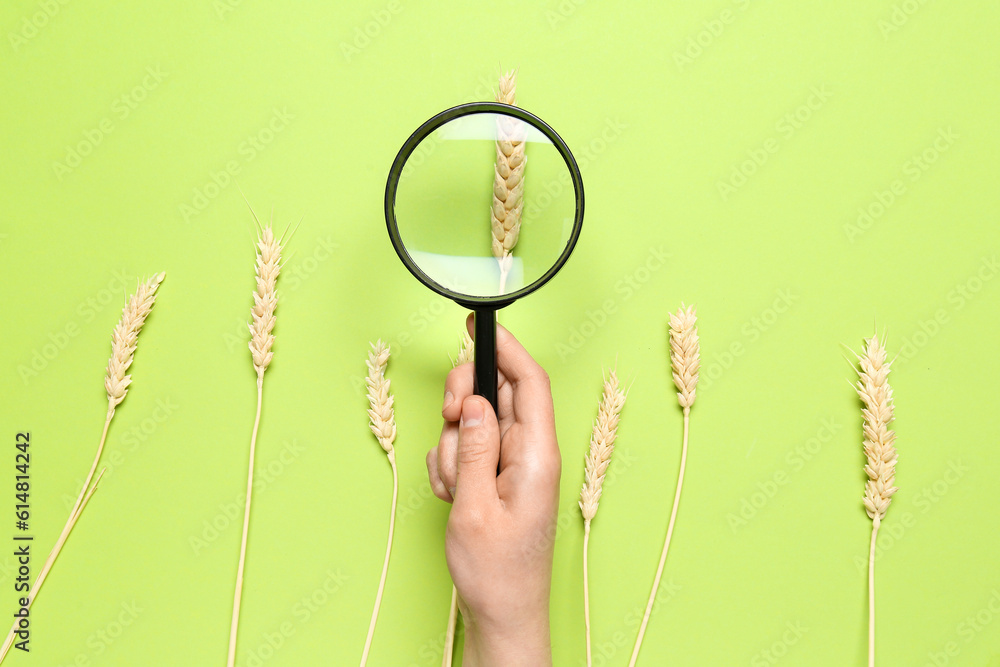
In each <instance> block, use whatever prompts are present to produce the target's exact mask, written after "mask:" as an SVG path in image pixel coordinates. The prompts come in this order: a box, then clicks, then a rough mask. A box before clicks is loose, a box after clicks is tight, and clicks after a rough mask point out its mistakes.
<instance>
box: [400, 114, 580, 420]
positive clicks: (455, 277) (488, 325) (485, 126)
mask: <svg viewBox="0 0 1000 667" xmlns="http://www.w3.org/2000/svg"><path fill="white" fill-rule="evenodd" d="M385 220H386V225H387V227H388V230H389V238H390V239H391V240H392V245H393V247H394V248H395V249H396V254H398V255H399V258H400V259H401V260H402V262H403V264H404V265H405V266H406V268H407V269H409V271H410V273H412V274H413V275H414V276H416V278H417V279H418V280H419V281H420V282H422V283H423V284H424V285H426V286H427V287H429V288H430V289H432V290H434V291H435V292H437V293H438V294H441V295H443V296H446V297H448V298H449V299H452V300H453V301H455V302H456V303H458V304H459V305H461V306H463V307H465V308H469V309H470V310H472V311H474V312H475V341H476V347H475V355H476V358H475V392H476V393H477V394H479V395H480V396H483V397H484V398H486V399H487V400H489V401H490V403H491V404H492V405H493V409H494V410H496V408H497V358H496V311H497V310H498V309H500V308H503V307H504V306H508V305H510V304H511V303H513V302H514V301H516V300H517V299H519V298H521V297H523V296H525V295H527V294H530V293H531V292H534V291H535V290H537V289H538V288H539V287H541V286H542V285H544V284H545V283H546V282H548V281H549V280H550V279H551V278H552V276H554V275H555V274H556V272H557V271H559V269H560V268H562V266H563V264H565V263H566V260H567V259H569V256H570V253H571V252H572V251H573V247H574V246H575V245H576V241H577V239H578V238H579V236H580V229H581V227H582V225H583V178H582V176H581V175H580V169H579V167H577V164H576V160H575V159H574V158H573V154H572V153H571V152H570V150H569V147H568V146H567V145H566V142H564V141H563V140H562V138H561V137H560V136H559V135H558V134H556V132H555V130H553V129H552V128H551V127H549V125H548V124H546V123H545V122H544V121H543V120H541V119H540V118H538V117H537V116H535V115H533V114H531V113H528V112H527V111H525V110H523V109H521V108H519V107H514V106H510V105H507V104H500V103H494V102H478V103H472V104H463V105H461V106H457V107H453V108H451V109H447V110H446V111H442V112H441V113H439V114H437V115H436V116H434V117H433V118H431V119H430V120H428V121H427V122H425V123H424V124H423V125H421V126H420V127H419V128H417V130H416V131H415V132H414V133H413V134H411V135H410V138H409V139H407V140H406V142H405V143H404V144H403V147H402V148H401V149H400V151H399V154H398V155H396V159H395V160H394V161H393V163H392V168H391V169H390V170H389V180H388V183H387V184H386V188H385Z"/></svg>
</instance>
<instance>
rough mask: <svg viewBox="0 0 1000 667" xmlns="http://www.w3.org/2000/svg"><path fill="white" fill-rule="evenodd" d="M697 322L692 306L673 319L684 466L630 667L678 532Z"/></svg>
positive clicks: (672, 349) (697, 360) (672, 347)
mask: <svg viewBox="0 0 1000 667" xmlns="http://www.w3.org/2000/svg"><path fill="white" fill-rule="evenodd" d="M697 323H698V317H697V315H696V314H695V310H694V307H693V306H688V307H686V308H685V307H684V304H683V303H682V304H681V307H680V308H678V309H677V312H676V313H673V314H672V315H671V316H670V367H671V370H672V373H673V378H674V385H676V386H677V402H678V403H680V406H681V408H682V410H683V412H684V437H683V440H682V443H681V467H680V470H678V471H677V489H676V491H675V492H674V505H673V508H671V510H670V523H668V524H667V537H666V539H665V540H664V541H663V551H662V552H661V553H660V564H659V566H657V568H656V577H655V578H654V579H653V589H652V590H651V591H650V592H649V600H648V601H647V602H646V613H645V614H644V615H643V617H642V624H641V625H640V626H639V635H638V637H636V640H635V648H633V649H632V659H631V661H629V667H635V661H636V660H637V659H638V657H639V649H640V648H641V647H642V637H643V635H644V634H645V633H646V625H648V624H649V616H650V614H652V613H653V603H654V601H655V600H656V591H657V590H658V589H659V587H660V578H661V577H662V576H663V566H664V564H665V563H666V562H667V551H668V550H669V549H670V538H671V536H672V535H673V532H674V523H675V522H676V521H677V508H678V507H680V504H681V489H682V488H683V487H684V467H685V465H686V464H687V450H688V427H689V424H690V418H691V406H692V405H694V399H695V394H696V391H695V390H696V389H697V387H698V370H699V368H701V353H700V349H699V346H698V326H697Z"/></svg>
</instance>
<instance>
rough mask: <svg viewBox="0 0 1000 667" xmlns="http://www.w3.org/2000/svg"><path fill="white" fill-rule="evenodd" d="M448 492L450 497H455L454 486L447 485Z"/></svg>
mask: <svg viewBox="0 0 1000 667" xmlns="http://www.w3.org/2000/svg"><path fill="white" fill-rule="evenodd" d="M448 493H450V494H451V497H452V498H454V497H455V487H454V486H449V487H448Z"/></svg>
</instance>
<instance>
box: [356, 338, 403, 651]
mask: <svg viewBox="0 0 1000 667" xmlns="http://www.w3.org/2000/svg"><path fill="white" fill-rule="evenodd" d="M371 348H372V349H371V351H369V352H368V360H367V361H366V362H365V365H366V366H367V367H368V377H367V378H365V386H366V387H367V388H368V405H369V409H368V418H369V420H370V423H369V428H370V429H371V432H372V433H373V434H374V435H375V438H376V440H378V444H379V445H380V446H381V447H382V449H383V450H384V451H385V453H386V456H387V457H388V459H389V466H390V467H391V468H392V509H391V511H390V513H389V539H388V541H387V542H386V545H385V560H384V561H383V563H382V577H381V579H380V580H379V583H378V593H377V594H376V595H375V608H374V609H373V610H372V618H371V621H370V622H369V624H368V637H367V639H365V650H364V652H363V653H362V655H361V665H362V667H364V665H365V664H366V663H367V662H368V653H369V651H371V645H372V637H374V636H375V624H376V622H377V621H378V612H379V608H380V607H381V606H382V591H383V590H384V589H385V577H386V574H387V573H388V571H389V555H390V554H391V553H392V533H393V529H394V528H395V525H396V496H397V495H398V494H399V477H398V476H397V473H396V451H395V449H394V448H393V442H394V441H395V440H396V417H395V412H394V410H393V402H394V399H393V396H392V394H391V393H390V391H389V384H390V383H389V378H387V377H386V376H385V369H386V367H387V366H388V365H389V346H388V345H386V344H385V343H383V342H382V341H381V340H379V341H378V342H375V343H371Z"/></svg>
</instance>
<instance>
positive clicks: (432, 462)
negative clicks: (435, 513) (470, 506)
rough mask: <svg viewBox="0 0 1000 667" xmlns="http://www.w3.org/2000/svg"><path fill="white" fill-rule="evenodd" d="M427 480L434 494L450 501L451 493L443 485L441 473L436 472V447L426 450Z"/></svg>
mask: <svg viewBox="0 0 1000 667" xmlns="http://www.w3.org/2000/svg"><path fill="white" fill-rule="evenodd" d="M427 481H429V482H430V484H431V491H433V492H434V495H435V496H437V497H438V498H440V499H441V500H443V501H445V502H446V503H450V502H451V501H452V497H451V494H450V493H448V489H447V488H446V487H445V484H444V482H443V481H441V475H440V474H439V473H438V448H437V447H434V448H432V449H431V450H430V451H429V452H427Z"/></svg>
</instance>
